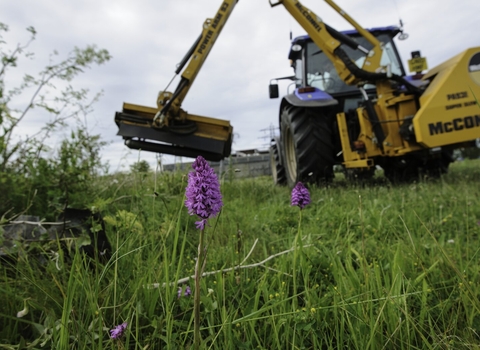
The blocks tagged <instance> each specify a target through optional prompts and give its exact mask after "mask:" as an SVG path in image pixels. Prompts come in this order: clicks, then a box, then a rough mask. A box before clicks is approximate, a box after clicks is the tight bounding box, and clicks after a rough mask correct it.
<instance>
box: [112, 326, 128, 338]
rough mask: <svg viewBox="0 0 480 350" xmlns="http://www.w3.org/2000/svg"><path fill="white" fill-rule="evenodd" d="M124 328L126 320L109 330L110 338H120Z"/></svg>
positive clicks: (125, 327)
mask: <svg viewBox="0 0 480 350" xmlns="http://www.w3.org/2000/svg"><path fill="white" fill-rule="evenodd" d="M126 329H127V322H123V323H122V324H119V325H118V326H116V327H115V328H114V329H112V330H110V338H112V339H119V338H121V337H122V336H123V334H124V333H125V330H126Z"/></svg>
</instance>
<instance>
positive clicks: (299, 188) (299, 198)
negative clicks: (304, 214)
mask: <svg viewBox="0 0 480 350" xmlns="http://www.w3.org/2000/svg"><path fill="white" fill-rule="evenodd" d="M291 204H292V206H298V207H299V208H300V209H303V208H305V206H307V205H309V204H310V193H309V192H308V189H307V188H306V187H305V185H304V184H303V183H301V182H298V183H297V184H296V185H295V187H294V188H293V190H292V200H291Z"/></svg>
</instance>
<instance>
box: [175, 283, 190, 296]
mask: <svg viewBox="0 0 480 350" xmlns="http://www.w3.org/2000/svg"><path fill="white" fill-rule="evenodd" d="M183 295H184V296H186V297H188V296H190V295H192V290H191V289H190V286H187V287H185V292H184V293H183ZM177 296H178V298H181V297H182V287H178V292H177Z"/></svg>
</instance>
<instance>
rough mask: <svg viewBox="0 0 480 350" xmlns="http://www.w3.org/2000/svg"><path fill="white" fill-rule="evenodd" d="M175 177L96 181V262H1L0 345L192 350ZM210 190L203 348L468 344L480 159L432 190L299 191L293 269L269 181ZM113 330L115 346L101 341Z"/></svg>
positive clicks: (190, 238)
mask: <svg viewBox="0 0 480 350" xmlns="http://www.w3.org/2000/svg"><path fill="white" fill-rule="evenodd" d="M184 175H185V174H171V173H165V174H148V175H142V174H130V175H115V176H111V177H108V178H104V179H103V180H102V182H101V183H99V184H98V188H99V190H98V193H99V195H98V198H93V199H92V206H95V208H97V209H98V210H100V211H101V212H102V214H103V215H104V216H105V218H106V222H107V231H108V232H107V234H108V237H109V240H110V242H111V244H112V246H113V247H114V248H113V250H114V251H113V252H112V257H111V259H110V260H109V261H108V262H107V263H106V264H101V263H100V262H96V263H93V264H92V263H89V261H88V259H89V258H87V257H85V256H83V255H82V254H79V253H77V248H76V246H75V245H74V244H72V245H71V246H70V248H69V249H67V250H60V251H59V255H55V254H54V253H53V252H54V251H57V250H58V249H53V248H54V247H47V246H36V247H32V246H29V247H25V248H24V250H23V251H22V250H20V251H19V253H18V255H16V256H15V261H11V262H8V263H6V264H4V265H3V267H2V270H1V276H0V348H4V349H45V348H50V349H119V348H124V349H163V348H165V349H184V348H190V347H191V346H193V298H192V297H191V296H184V295H183V293H182V296H181V297H180V298H179V297H178V295H177V293H178V288H179V286H180V287H182V288H183V289H182V292H183V291H184V290H185V288H186V285H189V286H190V287H191V288H192V290H193V289H194V284H193V277H191V276H193V274H194V268H195V257H196V256H197V246H198V238H199V237H198V230H197V229H196V228H195V224H194V221H195V218H193V217H190V216H189V215H188V213H187V211H186V209H185V208H184V205H183V201H184V190H185V187H186V179H185V176H184ZM221 182H222V183H221V191H222V194H223V201H224V204H225V205H224V208H223V210H222V213H221V214H220V215H219V217H218V218H216V219H214V220H211V221H210V225H211V226H210V227H208V228H207V229H206V241H205V243H206V245H207V252H208V253H207V254H208V259H207V264H206V266H205V271H206V272H207V274H206V275H205V276H204V277H203V278H202V280H201V302H202V305H201V306H202V309H201V313H202V324H201V332H202V339H203V343H202V344H203V347H204V348H206V349H242V348H243V349H343V348H352V349H476V348H478V344H480V339H479V332H480V302H479V300H478V298H479V294H480V285H479V280H480V276H479V273H480V264H479V262H480V252H479V249H480V242H479V235H480V199H479V198H480V163H479V161H465V162H462V163H454V164H453V165H452V168H451V171H450V173H449V174H448V175H446V176H444V177H443V178H441V179H438V180H434V181H423V180H422V181H418V182H416V183H414V184H408V185H401V186H391V185H389V184H388V183H386V182H385V181H383V180H382V179H378V181H376V182H374V183H373V184H369V185H364V186H360V185H358V186H356V185H348V184H346V183H344V182H343V181H342V180H341V179H339V180H337V181H336V182H334V183H333V184H332V185H331V186H329V187H326V188H324V187H322V188H320V187H319V188H310V194H311V198H312V204H310V205H309V206H307V207H306V208H305V209H304V210H302V222H301V236H298V237H301V245H302V251H301V253H300V252H298V251H297V254H298V255H299V256H298V258H297V259H294V258H295V250H294V249H292V248H293V247H295V238H296V237H297V233H298V230H299V215H298V208H294V207H291V206H290V191H289V190H288V189H287V188H279V187H274V186H273V185H272V184H271V180H270V179H269V178H256V179H248V180H236V179H229V178H228V177H222V178H221ZM209 272H213V273H211V274H209ZM177 281H181V283H180V285H178V284H177ZM294 281H295V285H294ZM25 304H26V305H27V306H28V310H29V312H28V314H27V315H25V316H23V317H21V318H19V317H17V312H19V311H20V310H22V309H23V308H24V305H25ZM125 321H126V322H127V323H128V327H127V331H126V333H125V335H124V336H123V337H122V338H121V339H118V340H113V339H110V338H109V333H108V331H109V329H111V328H113V327H114V326H115V325H117V324H120V323H122V322H125Z"/></svg>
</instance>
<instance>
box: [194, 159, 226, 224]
mask: <svg viewBox="0 0 480 350" xmlns="http://www.w3.org/2000/svg"><path fill="white" fill-rule="evenodd" d="M192 168H193V169H194V171H191V172H190V173H189V174H188V185H187V188H186V190H185V195H186V197H187V199H186V200H185V206H186V207H187V209H188V213H189V214H190V215H197V216H198V217H199V218H200V220H199V221H196V222H195V224H196V227H197V228H198V229H200V230H203V229H205V226H206V224H207V220H208V219H209V218H211V217H215V216H216V215H217V214H218V213H219V212H220V209H221V208H222V206H223V202H222V194H221V193H220V184H219V183H218V178H217V175H216V174H215V173H214V171H213V169H212V168H211V167H210V165H209V164H208V163H207V161H206V160H205V159H204V158H203V157H202V156H198V157H197V159H195V161H194V162H193V164H192Z"/></svg>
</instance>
